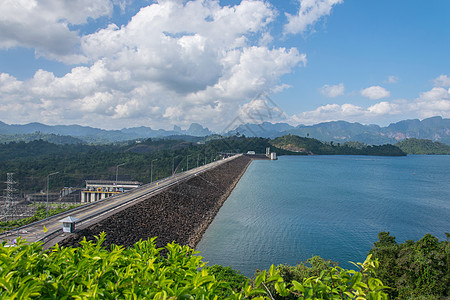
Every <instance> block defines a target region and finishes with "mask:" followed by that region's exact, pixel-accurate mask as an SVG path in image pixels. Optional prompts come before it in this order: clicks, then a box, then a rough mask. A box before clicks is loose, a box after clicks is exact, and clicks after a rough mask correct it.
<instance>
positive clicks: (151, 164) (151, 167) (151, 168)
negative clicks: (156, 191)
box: [150, 159, 158, 183]
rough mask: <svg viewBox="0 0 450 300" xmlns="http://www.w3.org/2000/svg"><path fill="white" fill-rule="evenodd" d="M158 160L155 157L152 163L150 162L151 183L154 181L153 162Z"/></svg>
mask: <svg viewBox="0 0 450 300" xmlns="http://www.w3.org/2000/svg"><path fill="white" fill-rule="evenodd" d="M157 160H158V159H154V160H152V161H151V163H150V183H152V182H153V162H154V161H157Z"/></svg>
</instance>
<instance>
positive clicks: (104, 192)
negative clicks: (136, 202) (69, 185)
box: [81, 180, 142, 202]
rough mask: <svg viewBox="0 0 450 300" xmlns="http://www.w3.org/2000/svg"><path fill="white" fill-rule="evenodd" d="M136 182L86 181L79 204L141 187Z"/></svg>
mask: <svg viewBox="0 0 450 300" xmlns="http://www.w3.org/2000/svg"><path fill="white" fill-rule="evenodd" d="M141 185H142V183H140V182H138V181H114V180H86V189H85V190H82V191H81V202H95V201H98V200H102V199H105V198H107V197H111V196H114V195H116V194H120V193H123V192H126V191H129V190H131V189H134V188H137V187H139V186H141Z"/></svg>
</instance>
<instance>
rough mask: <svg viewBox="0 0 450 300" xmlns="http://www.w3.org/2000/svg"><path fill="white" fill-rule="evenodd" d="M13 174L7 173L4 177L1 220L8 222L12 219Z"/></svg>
mask: <svg viewBox="0 0 450 300" xmlns="http://www.w3.org/2000/svg"><path fill="white" fill-rule="evenodd" d="M13 174H14V173H7V175H6V182H5V183H6V197H5V202H4V203H3V212H2V218H1V219H2V220H5V221H8V220H11V219H13V218H14V213H15V206H14V183H15V182H14V180H13Z"/></svg>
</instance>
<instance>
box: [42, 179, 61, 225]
mask: <svg viewBox="0 0 450 300" xmlns="http://www.w3.org/2000/svg"><path fill="white" fill-rule="evenodd" d="M58 173H59V172H53V173H50V174H48V175H47V211H46V214H45V218H46V219H47V218H48V188H49V180H50V176H52V175H55V174H58Z"/></svg>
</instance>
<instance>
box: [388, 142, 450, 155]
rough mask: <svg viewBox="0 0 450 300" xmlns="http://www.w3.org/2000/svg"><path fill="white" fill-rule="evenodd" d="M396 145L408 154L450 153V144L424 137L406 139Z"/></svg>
mask: <svg viewBox="0 0 450 300" xmlns="http://www.w3.org/2000/svg"><path fill="white" fill-rule="evenodd" d="M395 146H397V147H399V148H400V149H402V150H403V151H404V152H406V153H408V154H428V155H450V146H449V145H446V144H444V143H440V142H433V141H432V140H424V139H406V140H404V141H401V142H398V143H397V144H395Z"/></svg>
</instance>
